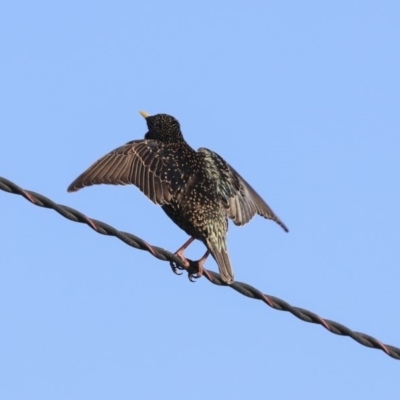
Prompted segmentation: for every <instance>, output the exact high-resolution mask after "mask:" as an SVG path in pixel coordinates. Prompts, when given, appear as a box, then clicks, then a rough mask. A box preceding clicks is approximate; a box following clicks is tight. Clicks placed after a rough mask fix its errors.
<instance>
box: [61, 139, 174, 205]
mask: <svg viewBox="0 0 400 400" xmlns="http://www.w3.org/2000/svg"><path fill="white" fill-rule="evenodd" d="M174 160H175V158H174V156H173V154H172V152H171V150H170V148H169V147H168V145H166V144H164V143H162V142H159V141H156V140H134V141H131V142H128V143H126V144H125V145H123V146H121V147H118V148H117V149H115V150H113V151H111V152H110V153H108V154H106V155H105V156H103V157H102V158H100V159H99V160H98V161H96V162H95V163H94V164H93V165H92V166H90V167H89V168H88V169H87V170H86V171H85V172H83V173H82V174H81V175H80V176H79V177H78V178H76V179H75V180H74V181H73V182H72V183H71V185H70V186H69V187H68V192H76V191H77V190H79V189H82V188H83V187H85V186H91V185H98V184H108V185H128V184H133V185H136V186H137V187H138V188H139V189H140V190H141V191H142V192H143V193H144V194H145V195H146V196H147V197H148V198H149V199H150V200H151V201H153V202H154V203H156V204H160V205H164V204H167V203H169V202H170V200H171V198H172V195H173V193H174V191H176V190H178V189H179V188H178V187H177V181H176V179H174V176H173V172H174V170H176V168H174V166H175V161H174Z"/></svg>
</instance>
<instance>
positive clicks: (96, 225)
mask: <svg viewBox="0 0 400 400" xmlns="http://www.w3.org/2000/svg"><path fill="white" fill-rule="evenodd" d="M0 189H1V190H3V191H5V192H8V193H12V194H18V195H21V196H22V197H24V198H25V199H27V200H28V201H30V202H31V203H32V204H34V205H36V206H39V207H45V208H50V209H53V210H55V211H57V212H58V213H59V214H61V215H62V216H63V217H65V218H67V219H69V220H71V221H74V222H80V223H84V224H86V225H88V226H90V227H91V228H92V229H93V230H95V231H96V232H98V233H101V234H102V235H109V236H115V237H117V238H118V239H120V240H122V241H123V242H125V243H126V244H128V245H129V246H132V247H134V248H136V249H140V250H146V251H148V252H149V253H150V254H152V255H153V256H154V257H156V258H158V259H159V260H163V261H169V262H172V263H174V264H175V265H177V266H178V267H180V268H183V267H184V266H183V264H182V261H181V259H180V258H179V257H177V256H176V255H174V254H172V253H171V252H169V251H167V250H165V249H162V248H161V247H157V246H151V245H149V244H148V243H146V242H145V241H144V240H143V239H141V238H139V237H137V236H135V235H132V234H131V233H128V232H122V231H119V230H117V229H115V228H113V227H112V226H110V225H108V224H106V223H104V222H101V221H97V220H95V219H91V218H88V217H87V216H86V215H84V214H82V213H80V212H79V211H77V210H75V209H73V208H71V207H68V206H63V205H61V204H57V203H55V202H54V201H52V200H50V199H48V198H47V197H45V196H43V195H41V194H38V193H35V192H32V191H30V190H24V189H22V188H20V187H19V186H17V185H16V184H15V183H13V182H10V181H9V180H7V179H5V178H2V177H0ZM189 261H190V260H189ZM204 276H205V277H206V278H207V279H208V280H209V281H210V282H211V283H213V284H214V285H220V286H228V287H230V288H231V289H234V290H236V291H237V292H239V293H240V294H242V295H244V296H246V297H250V298H252V299H257V300H261V301H263V302H264V303H266V304H267V305H269V306H270V307H271V308H274V309H275V310H279V311H288V312H290V313H291V314H293V315H294V316H295V317H297V318H299V319H301V320H302V321H305V322H310V323H314V324H319V325H322V326H323V327H324V328H325V329H327V330H328V331H329V332H331V333H334V334H336V335H342V336H349V337H351V338H352V339H354V340H355V341H357V342H358V343H360V344H362V345H363V346H366V347H370V348H374V349H379V350H382V351H384V352H385V353H386V354H387V355H388V356H390V357H392V358H395V359H396V360H400V349H399V348H397V347H394V346H391V345H387V344H383V343H382V342H380V341H379V340H377V339H375V338H373V337H372V336H369V335H367V334H365V333H361V332H355V331H352V330H350V329H349V328H347V327H346V326H344V325H342V324H339V323H338V322H335V321H330V320H329V319H324V318H321V317H319V316H318V315H317V314H314V313H313V312H311V311H308V310H305V309H303V308H300V307H294V306H291V305H290V304H289V303H287V302H286V301H284V300H282V299H279V298H277V297H274V296H270V295H267V294H264V293H262V292H260V291H259V290H257V289H256V288H254V287H253V286H250V285H248V284H247V283H243V282H238V281H235V282H234V283H233V284H231V285H226V284H225V283H224V282H223V281H222V279H221V277H220V275H219V274H218V273H216V272H214V271H210V270H206V269H205V270H204Z"/></svg>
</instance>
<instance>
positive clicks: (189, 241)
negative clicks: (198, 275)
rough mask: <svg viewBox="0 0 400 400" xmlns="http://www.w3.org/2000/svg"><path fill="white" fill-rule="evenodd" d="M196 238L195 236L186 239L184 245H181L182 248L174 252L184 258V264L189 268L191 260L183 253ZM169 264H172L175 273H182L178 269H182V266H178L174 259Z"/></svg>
mask: <svg viewBox="0 0 400 400" xmlns="http://www.w3.org/2000/svg"><path fill="white" fill-rule="evenodd" d="M194 240H195V238H194V237H191V238H190V239H189V240H188V241H186V242H185V243H184V244H183V246H182V247H180V248H179V249H178V250H177V251H176V252H175V253H174V254H175V255H176V256H178V257H179V258H180V259H181V260H182V262H183V265H184V266H185V268H188V267H189V266H190V263H189V261H188V260H187V258H186V257H185V255H184V254H183V253H184V252H185V250H186V249H187V248H188V247H189V246H190V244H191V243H192V242H193V241H194ZM169 265H170V266H171V268H172V271H173V272H174V274H177V275H180V274H179V273H178V271H177V270H178V269H182V268H180V267H178V266H177V265H175V263H173V262H172V261H171V262H170V263H169Z"/></svg>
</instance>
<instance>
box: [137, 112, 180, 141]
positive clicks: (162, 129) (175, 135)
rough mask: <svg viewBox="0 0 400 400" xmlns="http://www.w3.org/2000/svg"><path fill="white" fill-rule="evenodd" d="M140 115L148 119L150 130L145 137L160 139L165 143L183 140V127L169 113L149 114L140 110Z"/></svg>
mask: <svg viewBox="0 0 400 400" xmlns="http://www.w3.org/2000/svg"><path fill="white" fill-rule="evenodd" d="M140 115H141V116H142V117H143V118H145V119H146V122H147V127H148V128H149V131H148V132H147V133H146V135H145V136H144V137H145V139H154V140H160V141H161V142H164V143H174V142H179V141H182V140H183V136H182V132H181V127H180V125H179V122H178V120H177V119H175V118H174V117H172V116H171V115H168V114H156V115H149V114H147V113H146V112H144V111H140Z"/></svg>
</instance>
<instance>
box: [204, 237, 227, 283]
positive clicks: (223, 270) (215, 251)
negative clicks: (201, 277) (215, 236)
mask: <svg viewBox="0 0 400 400" xmlns="http://www.w3.org/2000/svg"><path fill="white" fill-rule="evenodd" d="M207 247H208V249H209V250H210V251H211V255H212V256H213V257H214V260H215V261H216V262H217V264H218V268H219V273H220V274H221V278H222V280H223V281H224V282H225V283H227V284H228V285H230V284H231V283H233V270H232V266H231V261H230V260H229V254H228V249H227V247H226V243H225V240H223V243H221V244H219V243H215V242H214V241H213V240H211V239H210V238H208V239H207Z"/></svg>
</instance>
